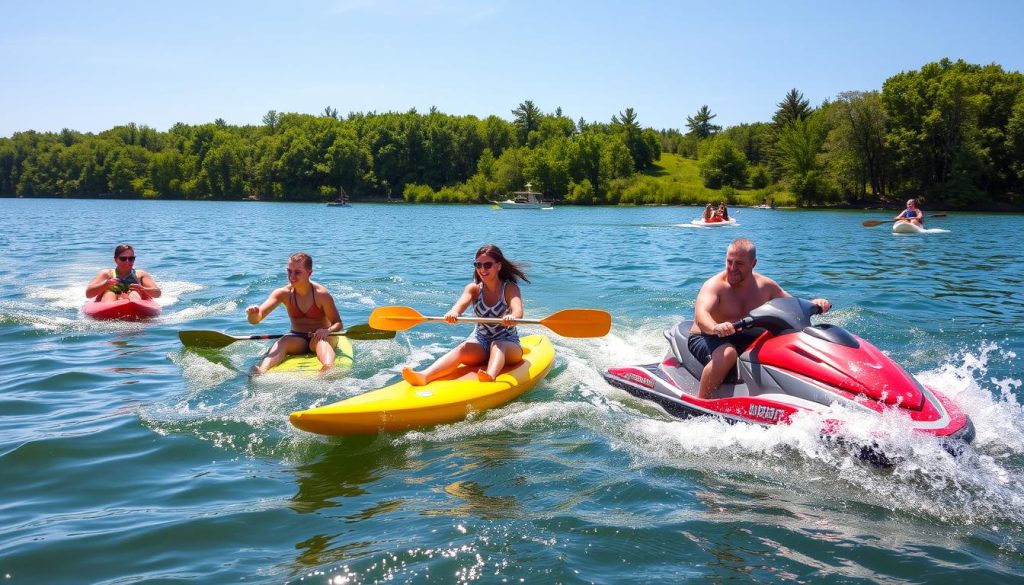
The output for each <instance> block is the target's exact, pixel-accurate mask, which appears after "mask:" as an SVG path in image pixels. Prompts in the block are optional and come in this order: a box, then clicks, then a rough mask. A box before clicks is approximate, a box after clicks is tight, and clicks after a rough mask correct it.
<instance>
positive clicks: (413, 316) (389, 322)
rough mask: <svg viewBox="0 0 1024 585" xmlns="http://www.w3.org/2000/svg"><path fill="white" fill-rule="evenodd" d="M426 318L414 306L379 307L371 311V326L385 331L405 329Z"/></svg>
mask: <svg viewBox="0 0 1024 585" xmlns="http://www.w3.org/2000/svg"><path fill="white" fill-rule="evenodd" d="M425 320H426V319H425V318H424V317H423V315H420V313H419V311H417V310H416V309H413V308H412V307H377V308H376V309H374V310H373V312H372V313H370V327H373V328H374V329H383V330H384V331H405V330H406V329H411V328H413V327H415V326H416V325H419V324H420V323H422V322H423V321H425Z"/></svg>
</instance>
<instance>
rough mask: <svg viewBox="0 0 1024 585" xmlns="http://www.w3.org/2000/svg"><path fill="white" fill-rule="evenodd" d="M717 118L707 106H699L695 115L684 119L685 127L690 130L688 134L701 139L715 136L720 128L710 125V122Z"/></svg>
mask: <svg viewBox="0 0 1024 585" xmlns="http://www.w3.org/2000/svg"><path fill="white" fill-rule="evenodd" d="M717 117H718V114H712V113H711V109H710V108H708V107H707V105H703V106H701V107H700V109H699V110H697V113H696V114H694V115H693V116H687V117H686V127H687V128H689V129H690V132H689V134H691V135H693V136H696V137H697V138H701V139H703V138H707V137H708V136H711V135H712V134H717V133H718V131H719V130H721V129H722V127H721V126H716V125H714V124H712V123H711V120H714V119H715V118H717Z"/></svg>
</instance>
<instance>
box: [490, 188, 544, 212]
mask: <svg viewBox="0 0 1024 585" xmlns="http://www.w3.org/2000/svg"><path fill="white" fill-rule="evenodd" d="M530 187H531V185H530V183H527V184H526V191H513V192H512V193H510V194H509V198H508V199H506V200H504V201H491V203H493V204H495V205H497V206H498V207H500V208H502V209H545V210H549V211H550V210H551V209H554V208H553V207H552V206H551V204H550V203H544V202H543V201H541V199H540V198H541V196H542V195H543V193H538V192H536V191H531V190H530Z"/></svg>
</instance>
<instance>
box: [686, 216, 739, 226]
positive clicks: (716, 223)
mask: <svg viewBox="0 0 1024 585" xmlns="http://www.w3.org/2000/svg"><path fill="white" fill-rule="evenodd" d="M690 223H691V224H693V225H699V226H701V227H723V226H727V225H739V224H738V223H736V219H735V218H731V217H730V218H729V219H717V220H716V219H715V218H712V219H711V221H704V218H703V217H698V218H697V219H695V220H693V221H691V222H690Z"/></svg>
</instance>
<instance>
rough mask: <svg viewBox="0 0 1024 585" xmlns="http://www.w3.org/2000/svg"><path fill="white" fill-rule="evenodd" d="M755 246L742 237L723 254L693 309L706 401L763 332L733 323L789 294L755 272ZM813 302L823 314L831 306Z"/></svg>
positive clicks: (694, 347) (694, 344)
mask: <svg viewBox="0 0 1024 585" xmlns="http://www.w3.org/2000/svg"><path fill="white" fill-rule="evenodd" d="M755 265H757V248H756V247H755V246H754V242H751V241H750V240H747V239H745V238H738V239H736V240H733V242H732V243H731V244H729V248H728V249H727V250H726V253H725V270H723V271H722V272H719V273H718V274H716V275H714V276H712V277H711V278H709V279H707V281H705V282H704V285H703V286H701V287H700V292H699V293H697V301H696V302H695V303H694V307H693V327H691V328H690V340H689V342H688V347H689V350H690V353H692V354H693V356H694V357H696V358H697V359H698V360H699V361H700V362H701V363H702V364H704V370H703V371H702V372H701V375H700V393H699V394H698V397H699V398H703V399H708V398H710V397H711V393H712V392H714V391H715V389H716V388H718V386H719V385H721V384H722V381H723V380H725V376H726V374H728V373H729V370H731V369H732V368H733V367H734V366H735V365H736V358H737V357H739V355H740V354H742V353H743V352H744V351H746V349H747V348H748V347H750V345H751V344H752V343H754V340H756V339H757V337H758V335H759V332H758V331H756V329H755V330H750V329H748V330H746V331H741V332H737V331H736V329H735V328H734V327H733V326H732V324H733V322H735V321H739V320H740V319H742V318H743V317H745V316H746V315H747V313H749V312H750V311H751V310H753V309H755V308H757V307H760V306H761V305H763V304H765V303H767V302H768V301H770V300H772V299H776V298H779V297H788V296H790V295H789V293H787V292H786V291H785V290H783V289H782V287H781V286H779V284H778V283H777V282H775V281H774V280H772V279H770V278H768V277H767V276H764V275H762V274H759V273H757V272H754V266H755ZM811 302H812V303H814V304H816V305H818V306H819V307H821V311H822V312H823V313H824V312H825V311H828V310H829V309H830V308H832V304H831V303H829V302H828V300H827V299H814V300H812V301H811Z"/></svg>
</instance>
